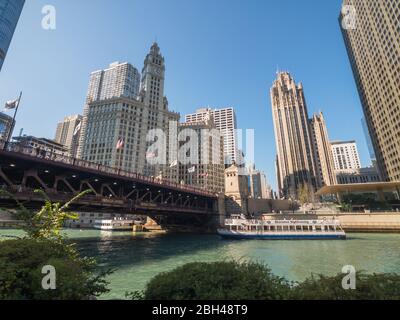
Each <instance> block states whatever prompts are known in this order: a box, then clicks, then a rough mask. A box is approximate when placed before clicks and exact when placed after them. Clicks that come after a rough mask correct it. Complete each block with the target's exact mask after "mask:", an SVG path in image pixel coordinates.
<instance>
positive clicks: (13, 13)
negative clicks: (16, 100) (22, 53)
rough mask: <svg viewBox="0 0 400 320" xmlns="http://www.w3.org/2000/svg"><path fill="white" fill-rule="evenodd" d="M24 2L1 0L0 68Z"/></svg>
mask: <svg viewBox="0 0 400 320" xmlns="http://www.w3.org/2000/svg"><path fill="white" fill-rule="evenodd" d="M24 4H25V0H0V70H1V68H2V67H3V62H4V59H5V58H6V55H7V51H8V47H9V46H10V43H11V39H12V37H13V35H14V31H15V28H16V26H17V23H18V20H19V16H20V15H21V12H22V8H23V7H24Z"/></svg>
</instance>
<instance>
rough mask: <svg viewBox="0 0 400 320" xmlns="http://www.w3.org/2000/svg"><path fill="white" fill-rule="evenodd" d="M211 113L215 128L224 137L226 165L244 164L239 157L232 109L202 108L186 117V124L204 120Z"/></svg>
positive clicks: (235, 124) (234, 117)
mask: <svg viewBox="0 0 400 320" xmlns="http://www.w3.org/2000/svg"><path fill="white" fill-rule="evenodd" d="M209 113H211V115H212V116H213V119H214V124H215V127H216V128H217V129H218V130H220V131H221V133H222V135H223V137H224V155H225V165H231V164H232V163H233V162H235V163H237V164H242V162H240V159H239V156H238V137H237V134H236V130H237V129H238V128H237V123H236V114H235V110H234V109H233V108H232V107H227V108H221V109H211V108H200V109H197V110H196V112H195V113H192V114H188V115H186V116H185V122H187V123H189V122H196V121H199V120H203V119H204V117H206V116H207V115H208V114H209Z"/></svg>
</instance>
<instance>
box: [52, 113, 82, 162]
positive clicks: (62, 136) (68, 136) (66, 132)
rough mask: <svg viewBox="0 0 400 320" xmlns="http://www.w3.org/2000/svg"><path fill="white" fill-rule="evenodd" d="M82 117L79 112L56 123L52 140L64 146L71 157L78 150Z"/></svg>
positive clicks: (74, 155)
mask: <svg viewBox="0 0 400 320" xmlns="http://www.w3.org/2000/svg"><path fill="white" fill-rule="evenodd" d="M82 119H83V117H82V116H81V115H79V114H78V115H73V116H68V117H65V118H64V120H63V121H61V122H59V123H58V125H57V130H56V136H55V139H54V141H56V142H57V143H60V144H62V145H64V146H66V147H67V148H68V150H69V154H70V156H71V157H76V154H77V151H78V145H79V136H80V130H81V123H82Z"/></svg>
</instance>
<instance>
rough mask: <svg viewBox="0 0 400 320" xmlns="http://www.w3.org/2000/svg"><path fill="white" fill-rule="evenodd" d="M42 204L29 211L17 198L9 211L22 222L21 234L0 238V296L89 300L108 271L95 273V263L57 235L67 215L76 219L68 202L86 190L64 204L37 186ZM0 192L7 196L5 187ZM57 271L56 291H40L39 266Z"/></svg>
mask: <svg viewBox="0 0 400 320" xmlns="http://www.w3.org/2000/svg"><path fill="white" fill-rule="evenodd" d="M35 192H37V193H41V194H42V195H43V197H44V200H45V201H44V202H45V203H44V205H43V207H42V209H41V210H39V211H31V210H28V209H27V208H25V207H24V206H23V205H22V204H21V203H19V202H18V201H16V203H17V205H18V209H17V210H16V212H11V213H12V214H14V215H15V216H16V217H17V218H18V219H20V220H23V221H24V222H25V224H24V226H23V230H24V231H25V233H26V236H25V237H23V238H21V239H18V240H6V241H1V242H0V299H13V300H15V299H35V300H36V299H45V300H50V299H57V300H60V299H68V300H78V299H89V298H91V297H96V296H99V295H101V294H102V293H106V292H108V291H109V290H108V289H107V285H108V283H107V282H106V281H105V277H106V276H107V275H108V274H110V273H111V271H105V272H100V273H98V272H97V271H96V270H97V264H96V261H95V260H94V259H92V258H87V257H84V258H82V257H80V255H79V253H78V251H77V250H76V248H75V246H74V245H73V244H68V243H67V239H66V237H65V236H63V234H62V233H61V230H62V227H63V225H64V222H65V221H66V220H67V219H74V218H76V214H74V213H72V212H70V211H69V206H70V205H71V204H72V203H73V202H74V201H76V200H78V199H79V198H80V197H82V196H84V195H85V194H87V193H88V192H90V191H85V192H82V193H81V194H79V195H78V196H76V197H75V198H73V199H72V200H71V201H69V202H67V203H66V204H64V205H61V204H60V203H52V202H51V201H50V200H49V198H48V197H47V196H46V194H45V193H44V192H43V191H41V190H36V191H35ZM0 193H2V194H7V195H8V196H10V197H12V195H11V194H9V193H7V192H6V191H4V190H0ZM48 265H50V266H53V267H54V268H55V271H56V289H55V290H44V289H43V287H42V279H43V277H44V276H45V275H44V274H42V268H43V267H44V266H48Z"/></svg>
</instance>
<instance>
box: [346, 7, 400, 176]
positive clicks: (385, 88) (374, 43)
mask: <svg viewBox="0 0 400 320" xmlns="http://www.w3.org/2000/svg"><path fill="white" fill-rule="evenodd" d="M343 5H344V6H348V7H343V8H344V9H346V8H347V9H350V10H347V11H344V10H343V11H342V13H341V15H340V25H341V29H342V33H343V36H344V40H345V44H346V48H347V52H348V55H349V58H350V63H351V66H352V69H353V73H354V77H355V81H356V84H357V87H358V91H359V95H360V99H361V103H362V106H363V110H364V115H365V119H366V122H367V125H368V130H369V133H370V136H371V139H372V144H373V146H374V149H375V155H376V160H377V165H378V168H379V171H380V175H381V178H382V179H383V180H386V181H395V180H397V181H398V180H400V31H399V30H400V2H399V1H387V0H377V1H372V0H368V1H367V0H344V1H343ZM354 18H355V20H354ZM352 19H353V22H354V21H355V23H352Z"/></svg>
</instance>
